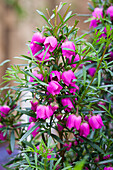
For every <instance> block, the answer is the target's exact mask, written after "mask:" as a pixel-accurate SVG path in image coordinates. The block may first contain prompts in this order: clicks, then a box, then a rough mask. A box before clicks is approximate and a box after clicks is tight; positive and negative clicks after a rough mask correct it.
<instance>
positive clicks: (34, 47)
mask: <svg viewBox="0 0 113 170" xmlns="http://www.w3.org/2000/svg"><path fill="white" fill-rule="evenodd" d="M44 41H45V37H43V36H42V34H41V33H40V32H37V33H34V35H33V37H32V41H31V43H30V48H31V51H32V53H33V55H35V54H36V53H37V52H38V51H40V50H41V49H42V46H41V44H42V43H44Z"/></svg>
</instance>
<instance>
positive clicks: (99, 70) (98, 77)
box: [98, 70, 101, 87]
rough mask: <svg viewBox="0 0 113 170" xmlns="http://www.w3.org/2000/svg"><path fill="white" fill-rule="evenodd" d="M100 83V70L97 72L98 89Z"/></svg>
mask: <svg viewBox="0 0 113 170" xmlns="http://www.w3.org/2000/svg"><path fill="white" fill-rule="evenodd" d="M100 82H101V70H99V71H98V87H99V86H100Z"/></svg>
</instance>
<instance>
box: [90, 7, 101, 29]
mask: <svg viewBox="0 0 113 170" xmlns="http://www.w3.org/2000/svg"><path fill="white" fill-rule="evenodd" d="M92 16H93V17H92V20H91V22H90V27H94V28H95V27H97V24H98V23H99V22H100V20H99V19H100V17H102V18H103V8H95V9H94V11H93V13H92Z"/></svg>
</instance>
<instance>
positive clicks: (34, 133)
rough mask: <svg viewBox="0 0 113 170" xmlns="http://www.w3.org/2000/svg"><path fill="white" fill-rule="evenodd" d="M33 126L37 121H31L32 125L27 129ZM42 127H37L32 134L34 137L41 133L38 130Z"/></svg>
mask: <svg viewBox="0 0 113 170" xmlns="http://www.w3.org/2000/svg"><path fill="white" fill-rule="evenodd" d="M33 126H35V123H34V122H32V123H30V125H29V126H28V129H27V130H30V129H31V128H32V127H33ZM39 128H40V127H37V128H36V129H35V130H34V131H33V132H32V133H31V134H32V135H33V137H35V136H36V135H37V134H38V133H39V131H38V132H37V130H38V129H39Z"/></svg>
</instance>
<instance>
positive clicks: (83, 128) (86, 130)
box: [79, 122, 90, 137]
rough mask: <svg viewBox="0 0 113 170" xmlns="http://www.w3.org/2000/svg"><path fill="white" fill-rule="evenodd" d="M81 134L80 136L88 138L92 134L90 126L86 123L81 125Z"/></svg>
mask: <svg viewBox="0 0 113 170" xmlns="http://www.w3.org/2000/svg"><path fill="white" fill-rule="evenodd" d="M79 132H80V136H84V137H87V136H88V135H89V133H90V127H89V124H88V123H86V122H83V123H82V124H81V125H80V129H79Z"/></svg>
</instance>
